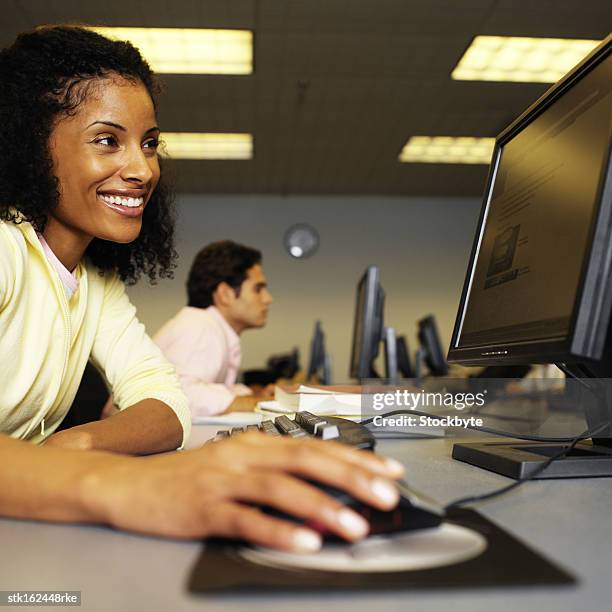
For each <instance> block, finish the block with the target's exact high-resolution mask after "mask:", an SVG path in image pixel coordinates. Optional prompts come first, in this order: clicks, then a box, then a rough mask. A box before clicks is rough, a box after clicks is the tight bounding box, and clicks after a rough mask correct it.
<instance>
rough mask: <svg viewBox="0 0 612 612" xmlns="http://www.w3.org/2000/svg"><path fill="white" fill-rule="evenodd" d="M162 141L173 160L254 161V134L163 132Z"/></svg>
mask: <svg viewBox="0 0 612 612" xmlns="http://www.w3.org/2000/svg"><path fill="white" fill-rule="evenodd" d="M161 140H162V146H161V149H160V151H161V153H162V155H163V156H164V157H169V158H171V159H253V135H252V134H214V133H204V132H201V133H196V132H162V135H161Z"/></svg>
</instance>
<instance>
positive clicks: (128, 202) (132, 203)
mask: <svg viewBox="0 0 612 612" xmlns="http://www.w3.org/2000/svg"><path fill="white" fill-rule="evenodd" d="M99 196H100V198H102V199H103V200H104V201H105V202H108V203H109V204H119V206H128V207H129V208H136V207H137V206H142V204H143V203H144V198H121V197H119V196H109V195H103V194H99Z"/></svg>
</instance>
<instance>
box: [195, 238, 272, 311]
mask: <svg viewBox="0 0 612 612" xmlns="http://www.w3.org/2000/svg"><path fill="white" fill-rule="evenodd" d="M260 263H261V253H260V252H259V251H258V250H256V249H252V248H250V247H247V246H244V245H242V244H237V243H236V242H232V241H231V240H220V241H218V242H213V243H211V244H209V245H208V246H205V247H204V248H203V249H202V250H201V251H200V252H199V253H198V254H197V255H196V257H195V259H194V260H193V264H192V265H191V270H190V271H189V278H188V279H187V295H188V297H189V302H188V306H194V307H196V308H208V306H212V305H213V293H214V292H215V289H216V288H217V287H218V286H219V284H220V283H227V284H228V285H229V286H230V287H232V288H233V289H234V291H235V292H236V295H237V296H238V295H240V286H241V285H242V283H243V282H244V281H245V280H246V277H247V272H248V271H249V270H250V269H251V268H252V267H253V266H255V265H257V264H260Z"/></svg>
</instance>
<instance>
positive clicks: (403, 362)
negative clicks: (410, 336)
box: [396, 336, 415, 378]
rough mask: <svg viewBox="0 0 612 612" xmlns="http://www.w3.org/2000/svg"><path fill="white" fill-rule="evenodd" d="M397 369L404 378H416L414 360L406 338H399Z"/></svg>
mask: <svg viewBox="0 0 612 612" xmlns="http://www.w3.org/2000/svg"><path fill="white" fill-rule="evenodd" d="M396 352H397V369H398V370H399V373H400V374H401V375H402V378H414V377H415V374H414V369H413V368H412V360H411V359H410V349H409V347H408V340H406V336H398V338H397V351H396Z"/></svg>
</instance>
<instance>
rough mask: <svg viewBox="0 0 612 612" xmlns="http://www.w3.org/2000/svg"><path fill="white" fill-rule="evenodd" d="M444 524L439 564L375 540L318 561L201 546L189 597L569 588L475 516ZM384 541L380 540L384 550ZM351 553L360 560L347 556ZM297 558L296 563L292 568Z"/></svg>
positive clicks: (556, 570)
mask: <svg viewBox="0 0 612 612" xmlns="http://www.w3.org/2000/svg"><path fill="white" fill-rule="evenodd" d="M445 523H446V531H444V532H443V534H444V538H447V536H449V535H453V534H454V535H455V539H454V540H453V541H452V542H451V544H450V545H449V546H447V548H449V549H450V550H452V551H454V552H453V554H451V556H450V557H444V556H440V555H439V554H438V553H439V552H440V551H438V553H436V551H435V550H434V551H433V552H432V550H431V549H432V548H435V547H432V546H428V548H429V550H425V549H424V550H422V551H421V552H423V553H425V554H419V555H413V556H414V557H416V556H418V557H419V562H418V563H414V562H413V561H414V559H412V560H410V559H409V558H408V557H410V554H409V553H407V554H405V555H401V556H400V555H396V556H395V557H394V555H393V551H391V552H389V551H390V549H389V548H384V549H383V548H382V547H381V546H386V545H385V544H381V539H378V540H377V541H374V540H375V538H372V542H368V540H366V541H365V542H364V545H363V546H362V545H358V546H359V548H358V547H356V546H351V545H343V546H342V547H339V546H335V547H329V548H328V547H326V549H325V550H324V553H323V554H322V555H320V556H319V555H291V554H284V553H275V552H274V551H269V550H265V549H258V548H251V547H247V546H245V545H243V544H237V543H236V542H232V541H228V540H209V541H208V542H207V544H206V546H205V548H204V550H203V552H202V554H201V555H200V557H199V559H198V560H197V562H196V564H195V566H194V567H193V570H192V572H191V576H190V579H189V590H190V591H191V592H194V593H210V592H220V591H237V590H268V591H283V590H285V591H287V590H291V591H295V590H300V589H304V590H308V591H312V590H354V589H365V590H376V589H387V590H388V589H402V590H410V589H417V590H424V589H440V588H447V589H459V588H460V589H465V588H482V587H488V588H491V587H509V586H517V587H519V586H539V585H570V584H574V583H575V579H574V577H573V576H571V575H570V574H569V573H567V572H566V571H565V570H563V569H561V568H560V567H558V566H557V565H555V564H553V563H551V562H550V561H549V560H547V559H545V558H544V557H542V556H541V555H540V554H539V553H537V552H536V551H534V550H533V549H531V548H529V547H528V546H526V545H525V544H524V543H522V542H521V541H520V540H517V539H516V538H515V537H514V536H512V535H510V534H509V533H507V532H506V531H504V530H503V529H501V528H500V527H498V526H497V525H495V524H494V523H492V522H491V521H489V520H488V519H486V518H485V517H484V516H482V515H481V514H479V513H478V512H476V511H475V510H456V511H453V512H451V513H450V514H449V517H448V519H447V521H445ZM428 531H429V530H428ZM413 533H414V534H415V535H417V539H416V540H413V543H414V548H418V541H419V540H420V541H421V542H426V541H427V542H429V543H431V542H432V541H433V540H431V539H429V540H427V537H428V536H427V535H425V534H423V533H422V532H413ZM462 534H463V535H462ZM469 534H471V536H472V537H468V538H467V539H466V538H465V537H464V536H465V535H469ZM394 537H395V538H396V543H397V542H400V543H401V538H402V537H403V538H404V543H406V542H409V540H408V539H407V538H406V536H399V539H398V536H394ZM462 537H463V540H462ZM391 539H392V537H389V538H387V542H389V541H390V540H391ZM451 539H452V538H451ZM446 541H447V542H448V539H447V540H446ZM399 545H400V544H398V546H399ZM377 546H378V547H379V548H378V550H377V548H376V547H377ZM351 550H352V557H354V558H355V557H356V559H357V562H356V563H355V565H354V568H355V569H354V570H353V569H351V567H353V566H350V565H347V563H346V560H347V558H349V557H351V554H349V552H348V551H351ZM404 550H405V551H408V550H409V549H404ZM355 551H362V552H359V553H358V554H357V555H355ZM410 552H412V551H410ZM446 552H448V551H446ZM436 555H437V556H436ZM453 555H454V556H453ZM298 557H299V558H301V559H302V560H303V561H299V560H298V562H296V560H297V559H298ZM319 557H320V558H319ZM400 557H404V558H403V559H400ZM398 560H400V563H399V564H398ZM321 568H324V569H321ZM338 568H340V571H338Z"/></svg>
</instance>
